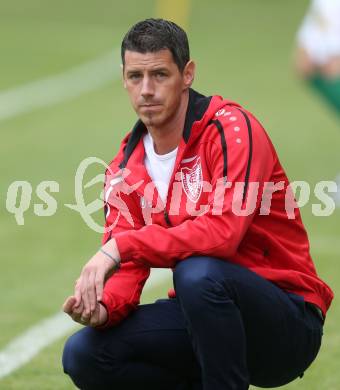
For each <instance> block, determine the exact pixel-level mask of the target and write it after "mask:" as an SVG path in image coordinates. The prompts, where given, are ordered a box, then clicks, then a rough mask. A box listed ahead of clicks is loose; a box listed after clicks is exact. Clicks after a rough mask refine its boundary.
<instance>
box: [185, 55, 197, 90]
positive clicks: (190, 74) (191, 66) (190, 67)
mask: <svg viewBox="0 0 340 390" xmlns="http://www.w3.org/2000/svg"><path fill="white" fill-rule="evenodd" d="M195 68H196V65H195V63H194V61H192V60H190V61H188V62H187V63H186V65H185V67H184V69H183V82H184V89H186V88H190V87H191V84H192V83H193V82H194V78H195Z"/></svg>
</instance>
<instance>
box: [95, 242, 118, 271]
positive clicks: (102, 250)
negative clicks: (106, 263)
mask: <svg viewBox="0 0 340 390" xmlns="http://www.w3.org/2000/svg"><path fill="white" fill-rule="evenodd" d="M99 251H100V252H101V253H103V254H104V255H105V256H106V257H108V258H109V259H110V260H111V261H113V263H114V265H115V266H114V269H115V271H117V270H119V268H120V259H119V258H116V257H114V256H112V255H111V254H110V253H109V252H108V251H107V250H106V249H103V247H101V248H100V249H99Z"/></svg>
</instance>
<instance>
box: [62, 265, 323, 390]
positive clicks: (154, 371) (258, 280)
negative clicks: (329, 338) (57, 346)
mask: <svg viewBox="0 0 340 390" xmlns="http://www.w3.org/2000/svg"><path fill="white" fill-rule="evenodd" d="M174 286H175V290H176V294H177V298H174V299H160V300H158V301H156V302H155V303H153V304H148V305H140V306H139V307H138V308H137V310H136V311H134V312H133V313H131V314H130V315H129V316H128V317H127V318H126V319H125V320H123V321H122V322H121V323H120V324H119V325H117V326H115V327H112V328H110V329H107V330H104V331H103V330H96V329H93V328H90V327H85V328H83V329H82V330H80V331H78V332H77V333H75V334H74V335H73V336H71V337H70V338H69V339H68V341H67V343H66V345H65V348H64V354H63V365H64V371H65V373H67V374H68V375H69V376H70V377H71V378H72V380H73V382H74V383H75V384H76V386H78V387H79V388H80V389H83V390H90V389H91V390H92V389H96V390H99V389H107V390H110V389H113V390H115V389H117V390H118V389H119V390H125V389H142V390H143V389H145V390H153V389H155V390H161V389H162V390H164V389H169V390H170V389H171V390H180V389H181V390H189V389H192V390H194V389H195V390H199V389H204V390H217V389H218V390H222V389H223V390H233V389H235V390H236V389H237V390H243V389H248V387H249V384H250V383H251V384H254V385H255V386H260V387H277V386H281V385H284V384H286V383H288V382H290V381H292V380H293V379H295V378H297V377H299V376H301V375H302V374H303V372H304V371H305V370H306V368H307V367H308V366H309V365H310V364H311V363H312V361H313V360H314V359H315V357H316V355H317V353H318V351H319V348H320V344H321V338H322V329H323V321H322V318H321V317H320V316H319V315H318V313H317V311H315V310H314V308H313V307H312V306H311V305H310V304H307V303H305V302H304V300H303V298H302V297H299V296H297V295H294V294H289V293H286V292H284V291H283V290H281V289H280V288H278V287H277V286H275V285H274V284H273V283H271V282H269V281H267V280H265V279H263V278H262V277H260V276H258V275H256V274H255V273H253V272H251V271H250V270H248V269H246V268H244V267H241V266H238V265H235V264H232V263H230V262H227V261H223V260H219V259H215V258H208V257H191V258H188V259H186V260H184V261H181V262H179V263H178V265H177V266H176V268H175V271H174Z"/></svg>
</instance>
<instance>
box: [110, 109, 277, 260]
mask: <svg viewBox="0 0 340 390" xmlns="http://www.w3.org/2000/svg"><path fill="white" fill-rule="evenodd" d="M232 118H233V119H232V121H230V117H222V118H221V119H220V118H219V119H220V122H219V123H220V124H221V128H220V130H222V132H223V134H224V138H225V140H226V149H227V150H225V151H224V152H225V153H223V142H221V138H220V136H221V134H219V133H218V132H217V130H216V128H215V129H214V128H213V127H214V126H215V125H210V126H212V127H211V129H206V131H209V132H210V133H212V132H213V131H215V132H216V137H214V138H211V142H210V143H209V144H206V148H205V153H206V155H205V157H204V158H205V159H206V160H207V162H208V165H209V170H210V177H211V181H210V183H211V185H212V191H211V192H210V194H209V200H208V206H209V211H208V212H207V213H205V214H204V215H201V216H198V217H196V218H193V219H187V220H185V221H184V222H183V223H181V224H180V225H178V226H174V227H170V228H166V227H163V226H160V225H155V224H153V225H147V226H144V227H142V228H141V229H140V230H138V231H132V230H130V231H125V232H121V233H118V234H115V239H116V242H117V246H118V249H119V252H120V255H121V259H122V262H124V261H126V260H133V261H136V262H140V261H143V262H144V263H145V264H147V265H149V266H152V267H174V266H175V264H176V262H177V261H179V260H182V259H185V258H187V257H189V256H192V255H206V256H214V257H222V258H226V257H231V256H233V255H234V254H235V253H236V251H237V248H238V246H239V244H240V242H241V240H242V238H243V236H244V234H245V233H246V231H247V228H248V226H249V225H250V223H251V221H252V219H253V216H254V215H255V213H256V209H257V208H258V207H259V204H260V201H261V199H260V198H261V197H260V196H257V198H256V193H255V192H256V191H255V189H253V188H255V187H254V186H253V185H252V182H254V183H255V184H256V182H258V183H259V184H260V188H259V189H258V193H259V194H261V191H262V187H263V183H264V181H268V180H269V178H270V176H271V173H272V167H273V162H274V156H273V153H272V149H271V146H270V141H269V140H268V136H267V135H266V133H265V131H264V129H263V128H262V126H261V125H260V124H259V123H258V122H257V120H256V119H254V118H253V117H252V116H250V119H249V117H248V121H249V123H247V120H246V116H244V115H243V114H242V112H241V111H240V110H238V109H234V110H233V112H232ZM221 137H222V136H221ZM226 155H227V158H228V161H227V182H228V183H231V188H229V187H228V185H227V186H226V188H223V189H222V190H221V183H223V180H222V179H223V173H225V172H226ZM247 178H248V181H249V185H248V189H247V190H246V198H245V201H246V202H245V204H247V203H248V201H249V203H251V202H250V200H251V199H252V197H253V196H255V202H256V207H255V210H254V211H253V212H251V213H248V214H249V215H246V216H240V213H237V212H235V206H237V204H241V203H243V202H242V199H243V196H244V194H243V192H242V191H239V190H237V188H236V183H237V182H241V183H242V182H243V183H244V182H245V181H247ZM203 179H204V177H203ZM234 193H235V196H234ZM233 196H234V199H233ZM216 199H217V200H218V199H219V200H220V201H219V202H217V203H218V204H220V205H221V206H220V210H217V211H218V212H216V207H215V206H214V205H216ZM233 205H234V206H233ZM236 208H237V207H236ZM170 218H171V216H170ZM155 243H157V245H155Z"/></svg>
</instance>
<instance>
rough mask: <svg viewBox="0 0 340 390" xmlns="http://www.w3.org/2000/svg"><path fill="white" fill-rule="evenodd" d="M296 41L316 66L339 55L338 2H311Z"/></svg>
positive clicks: (339, 8) (339, 0) (339, 16)
mask: <svg viewBox="0 0 340 390" xmlns="http://www.w3.org/2000/svg"><path fill="white" fill-rule="evenodd" d="M297 39H298V44H299V46H301V47H303V48H304V49H305V50H306V51H307V53H308V54H309V56H310V57H311V58H312V60H313V61H314V62H315V63H316V64H318V65H324V64H325V63H326V62H327V61H328V60H329V59H330V58H331V57H334V56H338V55H340V0H313V1H312V2H311V5H310V8H309V10H308V12H307V14H306V16H305V18H304V20H303V22H302V25H301V27H300V29H299V32H298V36H297Z"/></svg>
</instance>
